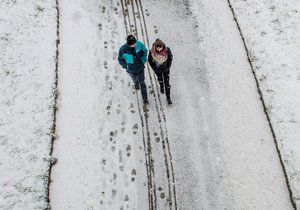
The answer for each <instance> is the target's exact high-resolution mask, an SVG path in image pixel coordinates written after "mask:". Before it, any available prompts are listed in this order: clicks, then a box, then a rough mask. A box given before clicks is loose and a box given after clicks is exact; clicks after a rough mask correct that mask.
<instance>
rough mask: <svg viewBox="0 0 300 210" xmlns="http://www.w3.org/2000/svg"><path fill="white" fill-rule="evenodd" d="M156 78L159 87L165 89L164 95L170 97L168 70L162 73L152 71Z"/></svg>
mask: <svg viewBox="0 0 300 210" xmlns="http://www.w3.org/2000/svg"><path fill="white" fill-rule="evenodd" d="M154 72H155V74H156V76H157V80H158V83H159V85H160V86H161V88H165V90H166V95H167V97H170V88H171V86H170V82H169V79H170V69H166V70H163V71H154Z"/></svg>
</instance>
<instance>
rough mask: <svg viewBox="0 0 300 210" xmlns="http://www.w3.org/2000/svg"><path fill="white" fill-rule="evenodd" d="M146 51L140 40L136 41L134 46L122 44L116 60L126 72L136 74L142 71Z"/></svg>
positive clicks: (145, 59) (145, 60)
mask: <svg viewBox="0 0 300 210" xmlns="http://www.w3.org/2000/svg"><path fill="white" fill-rule="evenodd" d="M147 52H148V49H147V48H146V47H145V45H144V44H143V43H142V42H140V41H137V43H136V47H135V48H133V47H130V46H129V45H128V44H124V45H123V46H122V47H121V48H120V50H119V56H118V61H119V63H120V65H121V66H122V67H123V68H124V69H126V71H127V72H128V73H132V74H138V73H140V72H142V71H144V68H145V63H146V62H147Z"/></svg>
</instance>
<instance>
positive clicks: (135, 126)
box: [132, 124, 139, 135]
mask: <svg viewBox="0 0 300 210" xmlns="http://www.w3.org/2000/svg"><path fill="white" fill-rule="evenodd" d="M138 128H139V126H138V124H134V126H133V127H132V130H133V134H134V135H135V134H136V133H137V130H138Z"/></svg>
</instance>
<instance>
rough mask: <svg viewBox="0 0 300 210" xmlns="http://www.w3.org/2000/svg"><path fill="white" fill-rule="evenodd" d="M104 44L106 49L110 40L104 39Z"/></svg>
mask: <svg viewBox="0 0 300 210" xmlns="http://www.w3.org/2000/svg"><path fill="white" fill-rule="evenodd" d="M103 44H104V48H105V49H107V46H108V42H107V41H104V43H103Z"/></svg>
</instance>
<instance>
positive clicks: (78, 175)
mask: <svg viewBox="0 0 300 210" xmlns="http://www.w3.org/2000/svg"><path fill="white" fill-rule="evenodd" d="M114 8H117V11H119V14H115V13H116V12H115V11H114ZM104 10H105V12H102V11H104ZM120 11H121V6H120V5H116V3H112V2H111V3H108V2H106V1H103V2H99V1H89V2H86V1H78V2H77V3H75V2H73V1H62V2H61V4H60V13H61V18H60V19H61V22H60V23H61V25H60V26H61V31H60V39H61V44H60V47H59V50H60V62H59V90H60V96H59V102H58V107H59V112H58V115H57V135H58V139H57V141H56V142H55V145H54V147H55V149H54V156H55V157H57V159H58V162H57V164H56V165H55V166H54V167H53V171H52V180H53V183H52V184H51V192H50V199H51V207H52V209H120V207H121V206H123V208H124V209H134V208H136V209H146V208H147V197H146V196H147V186H146V175H145V172H146V167H145V166H144V159H145V155H144V150H143V142H142V133H141V125H140V118H139V115H138V110H137V106H138V105H137V100H136V96H135V94H133V93H134V92H135V91H134V90H133V89H132V88H131V85H133V84H132V83H131V84H130V83H129V81H130V78H129V76H128V75H127V74H126V73H125V71H124V70H123V69H122V68H120V66H119V65H118V63H117V60H116V59H117V53H118V50H119V46H121V45H122V44H123V42H124V38H125V37H124V34H125V31H124V30H125V29H124V26H123V16H122V13H121V12H120ZM135 174H136V175H135Z"/></svg>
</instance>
